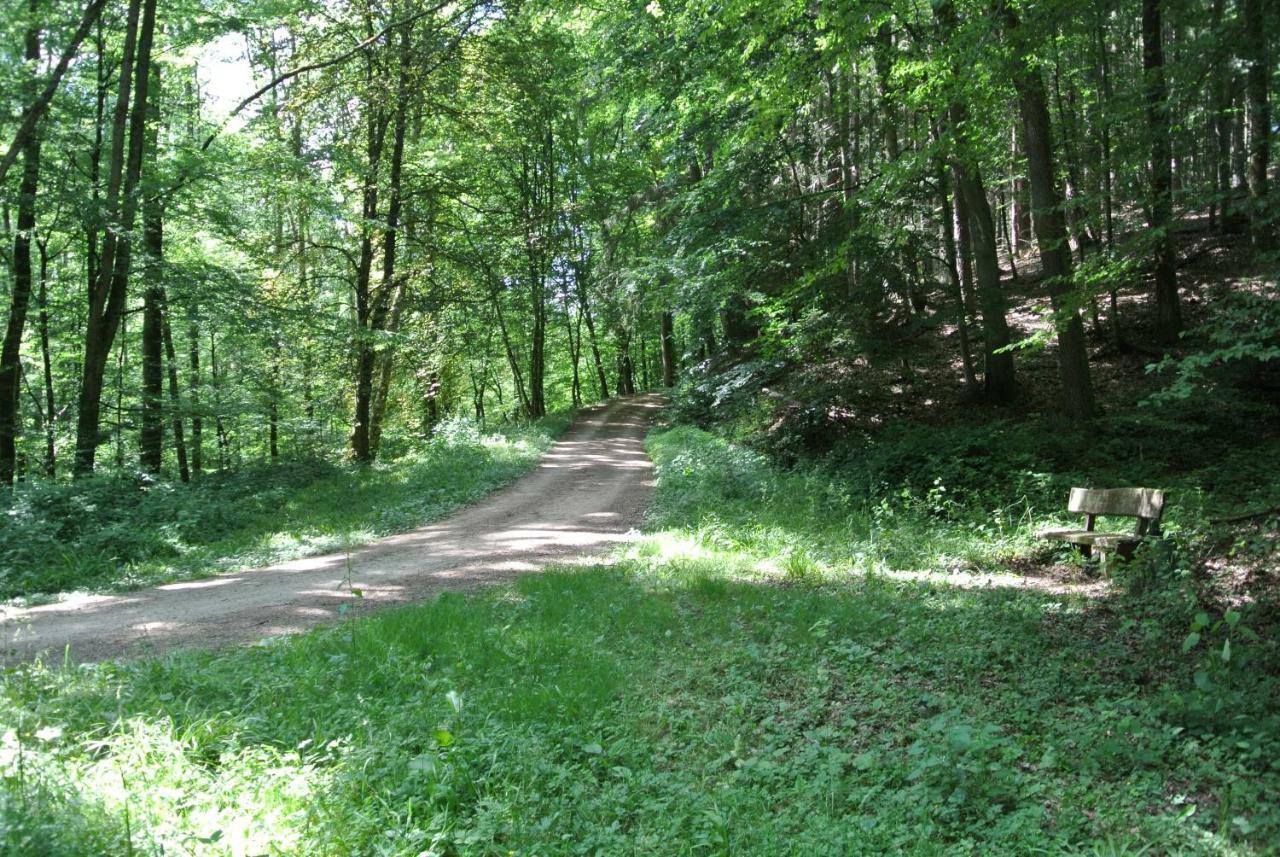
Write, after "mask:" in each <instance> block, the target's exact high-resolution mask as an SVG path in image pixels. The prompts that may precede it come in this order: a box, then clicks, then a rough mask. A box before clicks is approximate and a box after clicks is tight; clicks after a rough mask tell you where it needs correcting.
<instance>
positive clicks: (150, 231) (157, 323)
mask: <svg viewBox="0 0 1280 857" xmlns="http://www.w3.org/2000/svg"><path fill="white" fill-rule="evenodd" d="M151 77H152V81H151V85H152V99H151V104H150V105H149V106H148V112H150V113H151V128H150V138H151V139H150V143H149V145H148V148H149V149H150V150H151V157H152V159H153V160H154V159H155V157H156V154H157V148H158V142H159V130H158V129H159V121H158V120H159V115H158V114H159V110H158V108H157V106H156V103H155V101H156V99H157V98H158V97H159V93H160V88H159V82H160V74H159V71H158V67H153V68H152V71H151ZM142 241H143V246H144V248H145V250H146V260H145V261H146V266H145V267H144V269H143V279H144V281H145V283H146V289H145V291H144V293H143V299H142V428H141V430H140V432H139V437H138V449H139V464H141V465H142V469H143V470H145V471H146V472H148V473H152V474H157V473H159V472H160V468H161V466H162V465H163V462H164V330H163V327H164V315H163V313H164V310H163V305H164V284H163V281H162V279H161V276H162V272H161V262H162V260H163V258H164V212H163V210H162V203H161V202H160V200H159V199H158V198H157V197H156V195H155V193H154V190H153V191H152V193H151V194H149V195H148V196H147V198H146V199H145V201H144V202H143V212H142Z"/></svg>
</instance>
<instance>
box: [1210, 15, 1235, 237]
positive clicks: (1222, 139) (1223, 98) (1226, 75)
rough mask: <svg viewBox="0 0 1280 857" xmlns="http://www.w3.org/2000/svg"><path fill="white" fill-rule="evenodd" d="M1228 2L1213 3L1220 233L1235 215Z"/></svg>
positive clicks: (1215, 185)
mask: <svg viewBox="0 0 1280 857" xmlns="http://www.w3.org/2000/svg"><path fill="white" fill-rule="evenodd" d="M1225 6H1226V0H1213V37H1214V42H1215V43H1216V44H1217V45H1218V47H1217V54H1218V56H1217V57H1216V58H1215V59H1214V62H1213V112H1212V119H1213V125H1212V128H1211V130H1212V132H1213V166H1212V173H1213V191H1214V192H1213V196H1214V200H1215V202H1216V203H1217V206H1218V224H1217V225H1218V231H1219V232H1222V233H1226V232H1227V231H1228V230H1229V229H1230V228H1231V226H1230V220H1231V217H1232V211H1231V116H1230V103H1231V98H1230V96H1229V94H1228V92H1229V89H1228V87H1229V83H1228V81H1229V79H1230V75H1231V71H1230V68H1231V66H1230V63H1229V62H1228V57H1229V52H1228V49H1227V44H1226V42H1227V34H1226V33H1225V32H1224V30H1223V26H1222V16H1223V11H1224V7H1225Z"/></svg>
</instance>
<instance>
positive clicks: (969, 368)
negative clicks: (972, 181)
mask: <svg viewBox="0 0 1280 857" xmlns="http://www.w3.org/2000/svg"><path fill="white" fill-rule="evenodd" d="M937 176H938V178H937V181H938V197H939V200H940V202H941V203H942V219H941V224H942V249H943V253H944V255H945V256H946V262H947V271H946V274H947V279H948V281H949V282H950V283H951V293H952V299H953V300H954V301H955V305H956V332H957V333H958V334H959V337H960V365H961V366H962V368H963V369H964V385H965V388H966V389H968V390H969V392H970V393H971V394H972V393H973V391H975V390H977V388H978V378H977V376H976V375H975V374H974V371H973V348H972V346H971V345H970V343H969V323H968V321H967V320H966V319H965V306H964V286H963V285H962V283H961V280H960V268H959V261H958V258H957V253H956V234H955V231H954V229H955V212H953V211H952V210H951V188H950V187H948V184H949V183H948V181H947V169H946V167H945V166H943V165H942V164H939V165H938V169H937Z"/></svg>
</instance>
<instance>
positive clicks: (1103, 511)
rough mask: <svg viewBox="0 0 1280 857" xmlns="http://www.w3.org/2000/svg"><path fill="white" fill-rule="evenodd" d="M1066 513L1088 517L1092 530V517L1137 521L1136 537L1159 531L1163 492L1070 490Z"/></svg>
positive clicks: (1141, 490) (1147, 490) (1124, 489)
mask: <svg viewBox="0 0 1280 857" xmlns="http://www.w3.org/2000/svg"><path fill="white" fill-rule="evenodd" d="M1067 511H1069V512H1074V513H1076V514H1082V515H1088V516H1089V528H1090V529H1092V528H1093V527H1092V524H1093V518H1094V516H1095V515H1110V516H1113V517H1121V518H1137V519H1138V527H1137V532H1138V535H1145V534H1146V533H1147V532H1148V530H1149V529H1151V530H1152V531H1153V532H1154V531H1156V530H1158V529H1159V526H1160V515H1161V514H1163V512H1164V492H1163V491H1161V490H1159V489H1158V488H1072V489H1071V498H1070V499H1069V500H1068V501H1067Z"/></svg>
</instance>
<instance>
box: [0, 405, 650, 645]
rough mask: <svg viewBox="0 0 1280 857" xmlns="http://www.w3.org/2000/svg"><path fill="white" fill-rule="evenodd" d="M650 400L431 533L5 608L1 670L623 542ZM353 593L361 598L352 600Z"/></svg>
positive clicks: (365, 605)
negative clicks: (40, 657) (43, 655)
mask: <svg viewBox="0 0 1280 857" xmlns="http://www.w3.org/2000/svg"><path fill="white" fill-rule="evenodd" d="M660 406H661V401H660V399H658V398H657V397H655V396H639V397H635V398H630V399H625V400H616V401H613V402H610V403H609V404H608V405H606V406H604V407H599V408H594V409H591V410H589V411H587V412H584V414H583V415H582V417H581V418H580V419H579V420H578V422H577V423H575V424H574V426H573V427H572V428H571V429H570V430H569V431H568V432H567V433H566V434H565V435H564V436H563V437H562V438H561V440H560V441H559V442H558V443H556V445H555V446H554V447H552V448H551V450H550V451H549V452H548V453H547V454H546V456H545V457H544V458H543V459H542V461H541V462H540V463H539V464H538V465H537V467H536V468H534V470H533V471H532V472H530V473H528V474H527V475H525V476H524V477H523V478H521V479H520V480H519V481H517V482H516V483H514V484H513V485H511V486H509V487H507V488H505V489H503V490H501V491H499V492H497V493H496V494H493V495H492V496H490V497H488V498H486V499H485V500H482V501H481V502H479V503H478V504H476V505H474V506H471V507H468V508H466V509H463V510H462V511H460V512H457V513H455V514H454V515H452V516H450V517H448V518H445V519H444V520H442V521H438V522H436V523H434V524H429V525H427V526H424V527H421V528H419V529H416V530H413V531H411V532H408V533H404V534H401V535H398V536H391V537H389V538H385V539H379V540H378V541H375V542H371V543H369V544H367V545H364V546H362V547H358V548H355V549H354V550H352V551H351V552H350V554H349V556H350V585H348V583H347V577H348V562H347V557H348V554H343V553H337V554H327V555H324V556H316V557H309V558H307V559H300V560H293V561H290V562H284V563H280V564H278V565H273V566H269V567H267V568H262V569H255V570H253V571H246V572H238V573H232V574H224V575H220V576H218V577H212V578H208V579H205V580H196V581H190V582H186V583H172V584H169V585H167V586H160V587H157V588H155V589H146V590H139V591H136V592H124V593H120V594H117V595H104V596H86V597H82V598H78V599H75V600H72V601H66V602H62V603H58V604H49V605H44V606H41V607H33V608H29V609H25V610H19V611H13V612H10V613H9V614H7V615H5V616H3V617H2V618H0V660H5V661H10V662H12V661H18V660H24V659H28V658H31V657H33V656H34V655H36V654H37V653H39V652H42V651H47V652H50V654H51V655H53V656H55V657H57V658H59V659H60V658H61V656H62V652H63V651H64V649H66V648H67V647H70V653H71V658H72V659H73V660H76V661H95V660H101V659H104V658H110V657H115V656H119V655H126V656H138V655H144V654H150V653H156V652H160V651H164V650H166V649H172V648H176V647H180V646H199V647H202V648H204V647H212V646H225V645H231V644H235V643H247V642H253V641H255V640H260V639H262V638H264V637H273V636H278V635H281V634H291V633H296V632H298V631H302V630H305V629H307V628H310V627H312V626H314V625H319V624H324V623H326V622H333V621H336V620H337V618H338V608H339V606H340V605H342V604H349V605H351V608H350V609H351V610H353V611H360V612H364V611H368V610H371V609H376V608H378V607H385V606H388V605H392V604H401V603H406V602H411V601H420V600H422V599H424V598H428V597H430V596H431V595H433V594H435V593H437V592H441V591H444V590H465V589H472V588H475V587H477V586H482V585H484V584H489V583H494V582H497V581H502V580H507V579H510V578H512V577H514V576H515V575H517V574H520V573H522V572H528V571H536V570H538V569H540V568H543V567H544V566H546V565H548V564H551V563H554V562H562V561H566V560H569V559H572V558H577V557H582V556H586V555H591V554H598V553H602V552H604V551H607V550H608V549H609V548H610V547H611V546H612V545H614V544H616V543H618V542H623V541H626V540H628V539H629V538H631V537H632V536H633V534H634V532H635V528H636V527H638V526H639V525H640V521H641V517H642V515H643V513H644V510H645V508H646V507H647V505H648V503H649V498H650V495H651V493H652V487H653V465H652V464H651V462H650V461H649V459H648V457H647V456H646V455H645V452H644V443H643V440H644V435H645V432H646V431H647V430H648V426H649V423H650V421H651V419H652V417H653V415H654V414H655V413H656V412H657V410H658V408H659V407H660ZM351 587H354V588H356V589H360V590H362V591H363V593H364V597H363V598H356V597H354V596H353V594H352V592H351Z"/></svg>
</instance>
